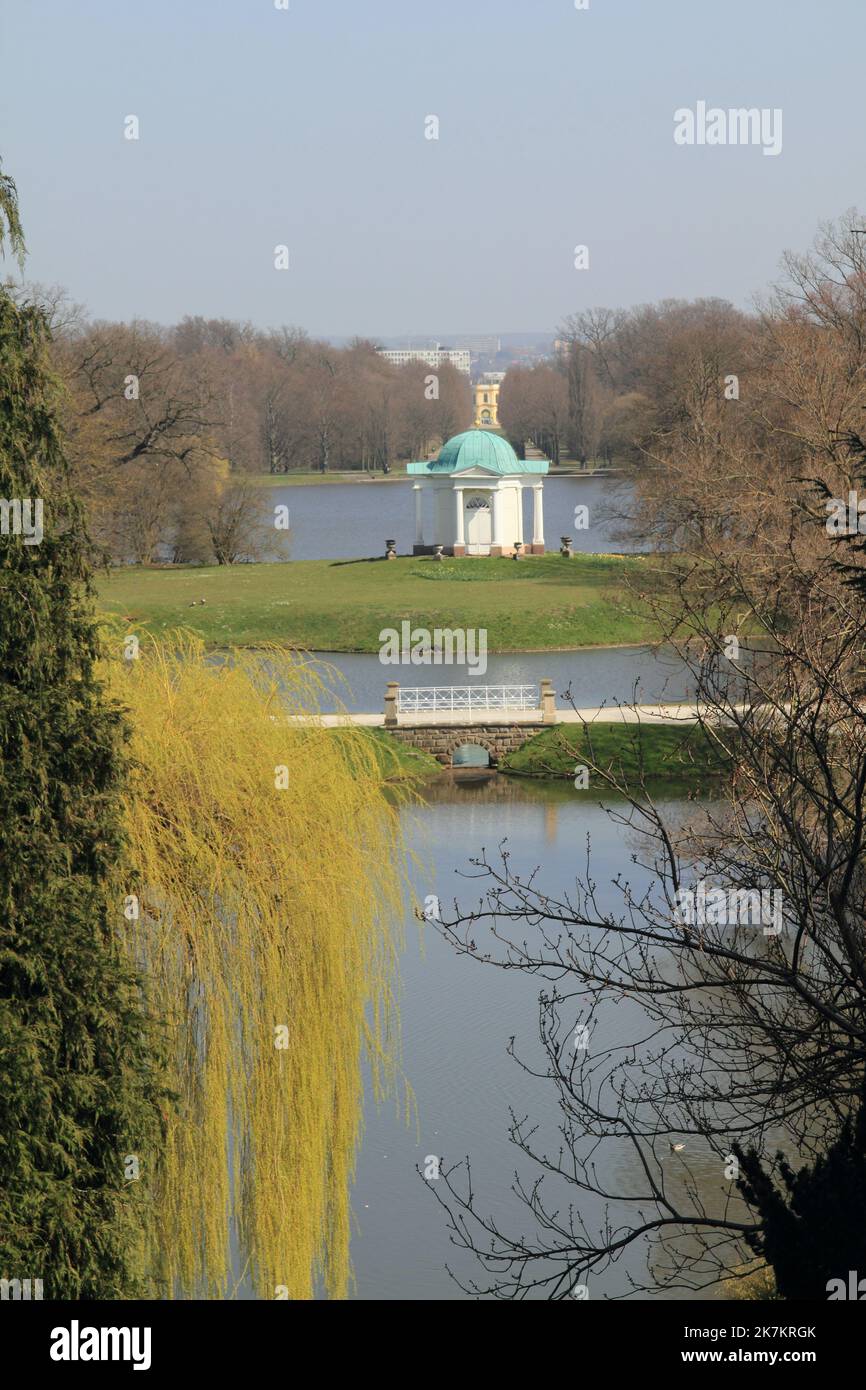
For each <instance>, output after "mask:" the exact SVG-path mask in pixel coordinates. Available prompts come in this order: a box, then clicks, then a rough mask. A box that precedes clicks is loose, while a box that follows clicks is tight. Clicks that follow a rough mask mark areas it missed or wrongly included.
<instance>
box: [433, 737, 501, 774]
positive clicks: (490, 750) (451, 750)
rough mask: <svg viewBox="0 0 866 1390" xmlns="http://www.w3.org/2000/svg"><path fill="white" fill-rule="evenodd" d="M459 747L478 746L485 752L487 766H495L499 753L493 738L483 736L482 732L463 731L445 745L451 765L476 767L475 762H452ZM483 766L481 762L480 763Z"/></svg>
mask: <svg viewBox="0 0 866 1390" xmlns="http://www.w3.org/2000/svg"><path fill="white" fill-rule="evenodd" d="M461 748H480V749H481V750H482V752H484V753H486V754H487V766H488V767H496V764H497V762H498V760H499V756H500V754H499V753H498V752H497V749H496V744H495V742H494V741H493V739H490V738H485V737H484V735H483V734H475V733H464V734H463V735H461V737H460V738H455V739H452V740H451V742H450V744H448V746H447V747H446V750H445V751H446V753H447V754H448V761H449V763H450V765H451V767H454V766H455V765H456V766H457V767H477V766H478V764H477V763H457V764H455V762H454V754H455V753H459V751H460V749H461ZM481 765H482V766H483V764H481Z"/></svg>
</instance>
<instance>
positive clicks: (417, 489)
mask: <svg viewBox="0 0 866 1390" xmlns="http://www.w3.org/2000/svg"><path fill="white" fill-rule="evenodd" d="M412 491H413V492H414V494H415V544H416V545H423V544H424V521H423V518H422V515H421V484H420V483H414V484H413V486H412Z"/></svg>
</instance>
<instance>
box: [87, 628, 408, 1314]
mask: <svg viewBox="0 0 866 1390" xmlns="http://www.w3.org/2000/svg"><path fill="white" fill-rule="evenodd" d="M110 645H111V646H112V648H113V649H119V647H120V644H119V643H117V642H112V643H111V644H110ZM140 651H141V654H140V659H137V660H123V659H118V660H117V661H113V660H111V661H108V662H107V663H106V668H107V672H108V681H109V685H110V688H111V690H112V692H113V693H114V695H115V696H116V697H117V698H118V699H119V701H120V702H121V703H122V704H123V705H125V706H126V707H127V710H128V717H129V721H130V723H131V726H132V740H131V754H132V759H133V768H132V775H131V783H130V788H129V794H128V796H127V798H126V830H127V840H128V854H127V859H128V864H129V866H130V867H129V871H128V877H129V878H130V879H131V881H128V882H126V883H125V884H124V885H122V890H123V896H124V897H128V896H129V895H135V896H136V897H137V898H138V899H139V902H140V911H139V917H138V920H137V921H131V922H129V923H128V924H127V927H126V930H127V942H128V946H129V950H130V951H131V953H132V954H133V957H134V959H135V961H136V964H137V965H138V967H139V970H140V971H141V973H142V976H143V978H144V980H145V983H146V987H147V988H148V990H149V993H150V997H151V1000H152V1004H153V1007H154V1011H155V1012H156V1014H157V1015H158V1016H159V1017H161V1018H162V1019H163V1020H164V1021H165V1023H166V1025H167V1028H168V1050H169V1055H170V1067H169V1076H168V1078H167V1082H168V1087H169V1089H170V1090H171V1091H172V1092H174V1094H175V1097H176V1101H175V1104H174V1105H173V1106H172V1107H171V1108H170V1110H169V1112H168V1114H167V1138H166V1148H165V1152H164V1153H163V1154H162V1155H161V1156H159V1162H158V1163H157V1164H156V1173H157V1176H156V1180H155V1184H154V1190H155V1209H154V1243H155V1250H154V1256H153V1264H154V1271H155V1275H156V1278H157V1281H158V1286H159V1287H160V1289H161V1290H162V1292H164V1293H165V1294H167V1295H168V1296H184V1297H191V1296H199V1297H202V1296H204V1297H225V1296H227V1295H229V1296H230V1295H231V1293H232V1292H233V1291H234V1289H235V1288H236V1287H237V1284H238V1283H239V1282H240V1279H241V1277H243V1276H245V1277H246V1278H247V1279H248V1280H249V1281H251V1282H252V1285H253V1287H254V1289H255V1291H256V1292H257V1294H258V1295H259V1296H261V1297H264V1298H274V1297H288V1298H293V1299H297V1298H300V1299H303V1298H311V1297H313V1296H314V1294H315V1292H316V1291H317V1289H318V1288H321V1289H322V1290H323V1291H324V1292H325V1293H326V1294H327V1296H328V1297H331V1298H341V1297H345V1296H346V1294H347V1291H348V1289H349V1286H350V1277H351V1276H350V1261H349V1238H350V1212H351V1208H350V1189H351V1182H352V1178H353V1174H354V1163H355V1156H356V1152H357V1146H358V1141H359V1135H360V1126H361V1119H362V1099H363V1097H362V1085H363V1080H362V1077H363V1070H362V1069H363V1065H364V1059H365V1055H366V1057H367V1058H368V1059H369V1061H370V1064H371V1067H372V1073H373V1078H374V1086H375V1087H376V1089H377V1091H378V1092H379V1094H383V1093H384V1092H385V1091H386V1090H387V1089H389V1088H390V1087H391V1086H392V1084H393V1083H394V1081H395V1077H396V1070H397V1062H398V1058H397V1039H396V1029H397V1018H396V999H395V993H396V989H395V981H396V964H397V952H398V949H399V943H400V933H401V923H402V917H403V905H402V898H403V890H404V887H405V854H404V850H403V846H402V842H401V838H400V830H399V818H398V802H399V799H400V798H399V797H397V798H396V800H395V797H394V796H393V795H389V796H387V797H386V796H385V795H384V794H383V771H382V766H381V757H377V756H376V753H375V749H374V745H373V743H372V740H371V738H370V736H369V735H367V734H365V733H364V732H363V731H356V730H341V731H339V732H338V733H335V732H334V731H328V730H326V729H324V728H323V727H321V725H317V724H314V725H313V726H309V727H308V726H306V725H304V726H301V725H294V726H293V725H292V724H291V722H290V721H289V720H288V719H287V718H286V716H287V715H290V716H291V715H304V716H308V717H309V716H312V717H313V718H314V719H315V718H316V717H317V711H318V710H319V708H320V699H321V694H322V685H321V681H320V678H319V677H318V676H317V675H316V674H315V673H314V670H313V668H312V667H311V665H310V663H309V662H308V661H305V660H304V659H302V658H301V657H299V656H298V655H296V654H292V653H289V652H286V651H282V650H279V649H275V648H274V649H270V648H268V649H262V650H259V651H258V652H256V653H254V654H251V653H244V652H233V653H232V654H231V656H230V657H228V658H225V657H224V658H214V657H208V656H206V654H205V652H204V650H203V647H202V645H201V643H199V642H198V641H197V640H196V639H194V638H191V637H190V636H189V635H188V634H183V633H176V634H171V635H170V636H169V637H168V638H167V639H165V640H163V641H161V642H156V641H150V640H143V641H142V643H141V649H140ZM283 1044H284V1045H283ZM144 1157H145V1160H146V1158H147V1156H146V1155H145V1156H144ZM238 1251H239V1252H240V1253H239V1254H238Z"/></svg>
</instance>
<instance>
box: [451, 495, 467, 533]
mask: <svg viewBox="0 0 866 1390" xmlns="http://www.w3.org/2000/svg"><path fill="white" fill-rule="evenodd" d="M454 523H455V529H454V544H455V545H462V546H465V545H466V539H465V536H464V533H463V489H462V487H456V488H455V489H454Z"/></svg>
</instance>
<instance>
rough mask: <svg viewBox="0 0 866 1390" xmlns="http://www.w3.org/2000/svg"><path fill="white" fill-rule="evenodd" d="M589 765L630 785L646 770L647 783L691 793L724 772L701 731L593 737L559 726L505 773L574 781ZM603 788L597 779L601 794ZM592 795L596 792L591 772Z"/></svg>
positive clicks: (618, 727) (603, 732)
mask: <svg viewBox="0 0 866 1390" xmlns="http://www.w3.org/2000/svg"><path fill="white" fill-rule="evenodd" d="M590 761H592V762H593V763H596V764H597V765H598V766H599V767H602V768H605V769H606V770H609V771H611V772H613V773H615V774H616V775H618V776H619V775H623V776H625V778H626V780H627V781H628V782H630V783H636V782H637V779H638V778H639V776H640V771H641V768H643V770H644V772H645V774H646V777H647V779H652V780H653V781H665V782H682V783H688V784H689V785H690V786H691V787H694V783H695V779H696V778H718V777H721V776H723V775H724V772H725V768H724V765H723V763H722V762H721V761H720V759H719V757H718V755H717V753H716V749H715V745H714V744H712V743H711V742H710V741H709V740H708V739H707V738H706V737H705V736H704V735H703V734H702V732H701V730H700V729H699V728H697V727H694V726H692V727H689V728H685V727H683V726H672V725H669V724H643V725H634V724H632V725H623V724H595V725H593V727H592V731H591V734H588V733H587V731H586V730H585V729H584V726H583V725H581V724H563V725H559V726H558V727H556V728H552V729H544V730H543V731H542V732H541V733H540V734H536V735H535V737H534V738H532V739H530V740H529V741H528V742H527V743H525V744H524V745H523V747H522V748H518V750H517V752H516V753H512V754H511V755H510V756H509V757H508V758H507V759H506V760H505V761H504V762H503V763H502V764H501V765H500V769H501V771H503V772H513V773H518V774H520V775H521V776H523V777H554V778H560V777H561V778H566V777H567V778H569V779H573V778H574V769H575V767H576V766H577V765H578V764H580V763H586V764H589V762H590ZM598 784H599V779H598V778H596V779H595V791H596V793H597V792H598V789H599V785H598ZM589 789H590V790H592V789H593V776H592V772H590V775H589Z"/></svg>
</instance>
